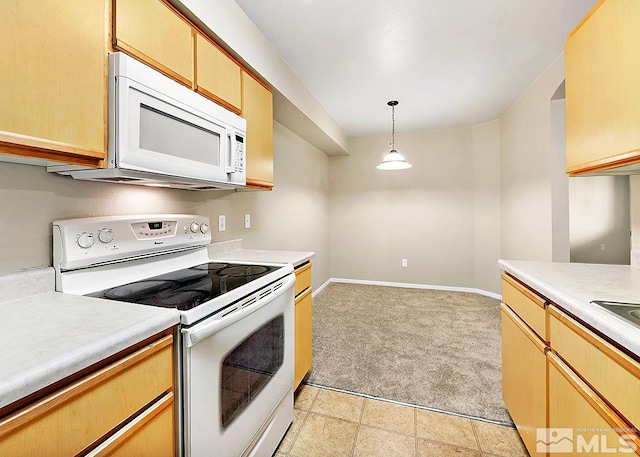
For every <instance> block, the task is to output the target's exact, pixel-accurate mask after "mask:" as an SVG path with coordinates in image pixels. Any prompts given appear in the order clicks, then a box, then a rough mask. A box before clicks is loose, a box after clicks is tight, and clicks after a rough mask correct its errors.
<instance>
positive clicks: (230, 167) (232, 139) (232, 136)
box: [224, 129, 238, 173]
mask: <svg viewBox="0 0 640 457" xmlns="http://www.w3.org/2000/svg"><path fill="white" fill-rule="evenodd" d="M237 146H238V145H237V144H236V132H235V130H233V129H227V147H228V148H229V150H228V151H227V154H226V156H227V159H228V162H227V164H226V166H225V167H224V171H225V173H235V172H236V171H237V170H236V161H237V156H236V154H237V152H236V149H237Z"/></svg>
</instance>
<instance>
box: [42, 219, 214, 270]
mask: <svg viewBox="0 0 640 457" xmlns="http://www.w3.org/2000/svg"><path fill="white" fill-rule="evenodd" d="M194 228H195V230H194ZM210 243H211V233H210V232H209V218H207V217H204V216H196V215H189V214H157V215H155V214H154V215H137V216H115V217H91V218H82V219H67V220H60V221H55V222H54V223H53V261H54V268H56V269H60V270H73V269H77V268H85V267H87V266H91V265H96V264H102V263H109V262H117V261H121V260H127V259H131V258H136V257H143V256H148V255H154V254H160V253H163V252H167V251H177V250H182V249H189V248H195V247H198V246H204V245H207V244H210Z"/></svg>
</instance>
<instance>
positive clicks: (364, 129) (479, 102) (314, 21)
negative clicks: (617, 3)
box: [236, 0, 597, 136]
mask: <svg viewBox="0 0 640 457" xmlns="http://www.w3.org/2000/svg"><path fill="white" fill-rule="evenodd" d="M596 1H597V0H482V1H478V0H269V1H264V0H236V2H237V3H238V5H239V6H240V7H241V8H242V9H243V10H244V12H245V13H246V14H247V15H248V16H249V18H250V19H251V20H252V21H253V22H254V23H255V24H256V26H257V27H258V28H259V29H260V30H261V31H262V32H263V33H264V35H265V36H266V37H267V39H268V40H269V41H270V42H271V43H272V44H273V46H274V48H275V49H276V50H277V51H278V53H279V54H280V55H281V56H282V57H283V58H284V60H285V61H286V62H287V63H288V65H289V66H290V67H291V69H292V70H293V71H294V72H295V73H296V74H297V75H298V76H299V78H300V79H301V80H302V82H303V83H304V84H305V85H306V86H307V87H308V89H309V90H310V91H311V92H312V93H313V94H314V95H315V97H316V98H317V99H318V101H319V102H320V103H321V104H322V106H324V108H325V109H326V110H327V112H328V113H329V114H330V115H331V116H332V117H333V118H334V120H335V121H336V122H337V123H338V125H339V126H340V127H341V128H342V129H343V130H344V131H345V133H347V134H348V135H349V136H362V135H371V134H381V133H386V132H389V131H390V130H391V109H390V108H389V107H388V106H387V101H389V100H398V101H399V105H398V106H397V107H396V114H395V117H396V130H398V131H411V130H434V129H443V128H453V127H463V126H470V125H476V124H479V123H482V122H486V121H489V120H493V119H496V118H498V117H499V116H500V115H501V114H502V113H503V112H504V111H505V110H506V109H507V108H508V107H509V106H510V105H511V104H512V103H513V102H514V101H515V100H516V99H517V98H518V96H519V95H520V94H522V93H523V92H524V90H525V89H527V87H529V86H530V85H531V84H532V83H533V81H534V80H535V79H536V78H537V77H538V76H539V75H540V74H541V73H542V72H543V71H544V70H545V69H546V68H547V67H548V66H549V65H550V64H551V63H552V62H553V61H554V59H556V58H557V57H558V56H559V55H560V53H561V52H562V50H563V47H564V42H565V39H566V37H567V34H568V33H569V32H570V31H571V30H572V29H573V28H574V27H575V26H576V25H577V24H578V22H579V21H580V20H581V19H582V17H584V16H585V14H586V13H587V12H588V11H589V10H590V9H591V7H592V6H593V5H594V4H595V3H596Z"/></svg>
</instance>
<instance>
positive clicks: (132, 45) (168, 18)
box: [113, 0, 193, 87]
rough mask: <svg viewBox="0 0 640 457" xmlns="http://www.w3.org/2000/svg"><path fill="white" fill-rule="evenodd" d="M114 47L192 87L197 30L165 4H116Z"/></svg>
mask: <svg viewBox="0 0 640 457" xmlns="http://www.w3.org/2000/svg"><path fill="white" fill-rule="evenodd" d="M113 8H114V12H113V15H114V21H113V22H114V24H113V27H114V35H113V46H114V47H115V48H117V49H121V50H123V51H125V52H127V53H128V54H131V55H133V56H134V57H136V58H137V59H139V60H141V61H143V62H145V63H147V64H149V65H151V66H152V67H155V68H156V69H158V70H160V71H162V72H163V73H165V74H167V75H168V76H170V77H172V78H173V79H175V80H176V81H179V82H181V83H183V84H185V85H187V86H189V87H192V82H193V30H192V28H191V25H189V24H188V23H187V22H186V21H185V20H184V19H182V17H181V16H179V15H178V13H176V12H175V11H174V10H173V9H172V8H170V7H169V6H167V4H165V3H164V2H163V1H161V0H135V1H132V0H114V6H113Z"/></svg>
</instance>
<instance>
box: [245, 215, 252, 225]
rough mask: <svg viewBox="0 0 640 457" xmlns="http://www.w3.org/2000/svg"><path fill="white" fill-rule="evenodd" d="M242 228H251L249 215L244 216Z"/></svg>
mask: <svg viewBox="0 0 640 457" xmlns="http://www.w3.org/2000/svg"><path fill="white" fill-rule="evenodd" d="M244 228H246V229H247V228H251V214H245V215H244Z"/></svg>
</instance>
